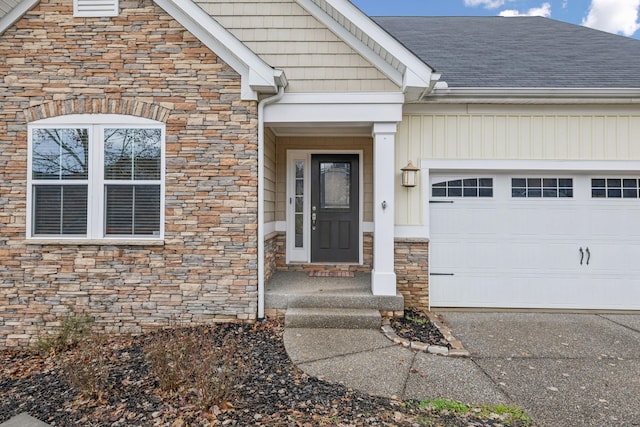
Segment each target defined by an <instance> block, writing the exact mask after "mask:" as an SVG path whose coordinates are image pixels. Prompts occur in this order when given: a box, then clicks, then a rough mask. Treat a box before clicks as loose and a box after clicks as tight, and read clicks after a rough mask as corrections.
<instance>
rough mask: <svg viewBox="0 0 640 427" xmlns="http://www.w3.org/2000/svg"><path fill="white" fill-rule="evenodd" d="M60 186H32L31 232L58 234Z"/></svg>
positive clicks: (60, 199) (60, 220)
mask: <svg viewBox="0 0 640 427" xmlns="http://www.w3.org/2000/svg"><path fill="white" fill-rule="evenodd" d="M61 202H62V186H60V185H37V186H35V187H34V188H33V234H34V235H38V234H60V231H61V230H60V224H61V222H62V218H61V215H60V211H61Z"/></svg>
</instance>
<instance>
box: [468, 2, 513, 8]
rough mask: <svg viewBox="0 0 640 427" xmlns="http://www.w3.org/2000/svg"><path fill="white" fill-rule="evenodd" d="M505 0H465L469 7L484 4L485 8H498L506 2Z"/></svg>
mask: <svg viewBox="0 0 640 427" xmlns="http://www.w3.org/2000/svg"><path fill="white" fill-rule="evenodd" d="M504 2H505V0H464V5H465V6H467V7H478V6H483V7H484V8H485V9H496V8H498V7H500V6H502V5H503V4H504Z"/></svg>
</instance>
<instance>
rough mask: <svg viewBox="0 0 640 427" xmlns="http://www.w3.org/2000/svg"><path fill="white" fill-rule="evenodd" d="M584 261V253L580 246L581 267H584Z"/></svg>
mask: <svg viewBox="0 0 640 427" xmlns="http://www.w3.org/2000/svg"><path fill="white" fill-rule="evenodd" d="M582 261H584V251H583V250H582V246H580V265H582Z"/></svg>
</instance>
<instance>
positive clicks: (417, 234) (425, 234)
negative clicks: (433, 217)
mask: <svg viewBox="0 0 640 427" xmlns="http://www.w3.org/2000/svg"><path fill="white" fill-rule="evenodd" d="M395 237H396V238H401V239H412V238H413V239H428V238H429V228H428V227H426V226H424V225H396V227H395Z"/></svg>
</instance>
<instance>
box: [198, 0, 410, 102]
mask: <svg viewBox="0 0 640 427" xmlns="http://www.w3.org/2000/svg"><path fill="white" fill-rule="evenodd" d="M196 3H197V4H198V5H199V6H200V7H201V8H202V9H203V10H205V11H206V12H208V13H209V14H210V15H211V16H213V17H214V18H215V19H216V20H217V21H218V22H219V23H220V24H221V25H223V26H224V27H225V28H227V29H228V30H229V31H230V32H231V33H232V34H233V35H235V36H236V37H237V38H238V39H239V40H241V41H242V42H244V43H245V44H246V45H247V46H248V47H249V48H250V49H252V50H253V51H254V52H256V54H258V55H259V56H260V57H261V58H262V59H263V60H265V61H266V62H267V63H268V64H270V65H271V66H273V67H275V68H280V69H283V70H284V71H285V74H286V76H287V79H288V80H289V87H288V88H287V91H288V92H374V91H376V92H377V91H397V90H398V86H397V85H395V84H394V83H392V82H391V81H390V80H389V79H388V78H387V77H386V76H385V75H384V74H382V73H381V72H379V71H378V70H377V69H376V68H375V67H373V66H372V65H371V64H370V63H369V62H368V61H367V60H365V59H364V58H363V57H362V56H360V55H359V54H358V53H357V52H356V51H354V50H353V49H352V48H351V47H349V46H348V45H347V44H346V43H344V42H343V41H342V40H340V39H339V38H338V37H337V36H336V35H335V34H333V33H332V32H331V31H329V30H328V29H327V28H326V27H324V26H323V25H322V24H321V23H320V22H318V21H317V20H316V19H315V18H314V17H313V16H311V15H309V14H308V13H307V12H306V11H305V10H304V9H303V8H302V7H300V6H299V5H298V4H297V3H296V2H295V1H294V0H275V1H269V2H262V1H259V0H225V1H214V0H196Z"/></svg>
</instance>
